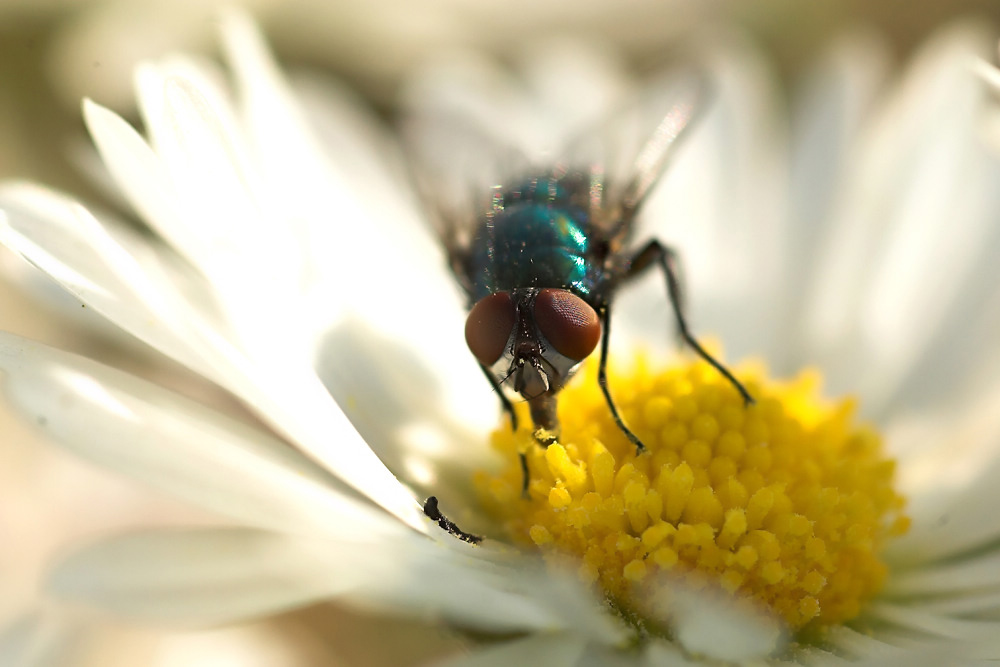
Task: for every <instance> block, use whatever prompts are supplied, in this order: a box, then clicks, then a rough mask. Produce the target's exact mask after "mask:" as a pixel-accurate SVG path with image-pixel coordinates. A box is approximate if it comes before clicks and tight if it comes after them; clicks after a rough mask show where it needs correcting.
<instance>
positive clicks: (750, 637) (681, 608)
mask: <svg viewBox="0 0 1000 667" xmlns="http://www.w3.org/2000/svg"><path fill="white" fill-rule="evenodd" d="M668 595H669V600H670V602H669V604H670V610H671V614H670V615H671V626H670V627H671V632H672V633H673V635H674V637H675V638H676V640H677V642H678V643H679V644H680V645H681V646H683V647H684V649H685V650H686V651H687V652H688V653H691V654H694V655H703V656H707V657H709V658H713V659H716V660H722V661H744V660H753V659H756V658H764V657H766V656H769V655H773V654H776V653H780V650H781V647H782V645H783V644H784V643H785V637H784V631H783V629H782V627H781V624H779V623H778V622H777V621H776V620H775V619H773V618H768V617H767V616H765V615H764V614H761V613H759V612H758V611H757V610H748V609H745V608H743V609H741V608H737V607H736V606H734V605H733V604H732V601H731V600H730V599H728V597H727V596H719V595H713V594H712V591H710V590H707V591H693V590H685V587H684V586H683V584H681V585H676V586H671V587H670V588H669V591H668Z"/></svg>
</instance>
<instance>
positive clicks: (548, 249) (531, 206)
mask: <svg viewBox="0 0 1000 667" xmlns="http://www.w3.org/2000/svg"><path fill="white" fill-rule="evenodd" d="M571 190H573V188H572V186H570V187H569V188H567V187H566V185H564V184H562V183H560V182H559V181H557V180H555V179H552V178H546V179H537V180H533V181H530V182H528V183H525V184H523V185H521V186H519V187H517V188H510V189H507V190H504V191H503V192H502V193H500V194H499V195H498V197H497V199H496V206H495V207H494V210H493V212H492V214H491V215H489V216H487V217H486V218H485V219H484V220H483V221H482V222H481V224H480V226H479V229H478V230H477V233H476V236H475V238H474V239H473V241H472V244H471V247H470V248H469V250H470V253H469V255H470V262H471V266H470V269H472V270H471V271H470V272H469V273H470V275H471V276H472V279H473V281H474V283H473V294H472V295H471V296H472V301H473V302H475V301H478V300H479V299H481V298H483V297H484V296H487V295H489V294H492V293H494V292H499V291H509V290H512V289H516V288H523V287H538V288H544V287H555V288H563V289H569V290H572V291H574V292H576V293H577V294H579V295H580V296H581V297H583V298H585V299H586V297H587V296H589V295H590V294H592V292H593V290H594V288H595V285H596V284H597V281H598V280H599V277H600V270H601V267H599V266H595V265H594V262H593V261H592V256H593V252H592V250H593V249H592V248H591V243H592V239H591V229H590V214H589V212H588V211H587V210H585V209H584V208H582V207H580V206H579V205H575V204H574V203H573V200H574V199H575V200H577V201H579V199H580V197H579V195H580V194H581V193H579V192H573V191H571Z"/></svg>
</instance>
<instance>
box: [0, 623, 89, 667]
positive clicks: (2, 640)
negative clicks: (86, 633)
mask: <svg viewBox="0 0 1000 667" xmlns="http://www.w3.org/2000/svg"><path fill="white" fill-rule="evenodd" d="M79 634H80V633H79V632H78V628H76V627H74V626H73V625H72V624H70V623H67V622H65V621H64V620H62V619H59V618H56V617H54V616H53V615H50V614H45V613H44V612H42V611H35V612H32V613H29V614H25V615H24V616H21V617H20V618H17V619H14V620H12V621H11V622H9V623H8V624H7V625H6V626H4V627H0V665H4V666H5V667H60V666H61V665H65V664H66V663H67V660H68V659H69V658H70V657H71V656H72V655H73V653H74V652H75V650H77V649H78V648H79V643H80V639H81V637H80V636H79Z"/></svg>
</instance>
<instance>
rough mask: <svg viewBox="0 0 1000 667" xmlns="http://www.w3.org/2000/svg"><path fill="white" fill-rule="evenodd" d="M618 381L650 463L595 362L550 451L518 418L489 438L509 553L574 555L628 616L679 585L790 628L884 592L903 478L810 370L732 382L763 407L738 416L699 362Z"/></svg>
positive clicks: (729, 396) (570, 399)
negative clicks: (666, 587) (667, 582)
mask: <svg viewBox="0 0 1000 667" xmlns="http://www.w3.org/2000/svg"><path fill="white" fill-rule="evenodd" d="M611 366H612V367H611V368H609V380H610V386H611V391H612V395H613V396H614V398H615V401H616V404H617V406H618V408H619V410H620V412H621V414H622V416H623V418H624V420H625V422H626V423H627V424H628V425H629V426H630V428H632V429H633V431H634V432H635V433H636V435H638V436H639V438H640V439H641V440H642V442H643V443H644V444H645V447H646V451H644V452H643V453H642V454H640V455H638V456H637V455H636V451H635V447H634V446H633V445H631V444H630V443H629V441H628V440H627V439H626V438H625V436H624V435H623V434H622V433H621V431H620V430H619V429H618V427H617V426H616V425H615V423H614V421H613V420H612V418H611V415H610V413H609V411H608V406H607V404H606V403H605V401H604V397H603V396H602V394H601V392H600V390H599V389H598V386H597V383H596V381H595V377H594V376H595V375H596V363H590V364H588V365H587V367H586V369H585V373H584V374H583V375H584V376H585V377H582V378H578V379H577V381H575V382H573V383H571V384H570V386H568V387H566V388H565V389H564V390H563V391H562V392H561V394H560V395H559V418H560V421H561V424H562V433H561V435H560V438H559V441H558V442H557V443H556V444H553V445H551V446H549V447H548V448H543V447H542V446H541V445H539V444H538V443H537V441H536V440H535V439H534V438H533V436H532V427H531V425H530V419H529V417H528V414H527V409H526V405H525V404H523V403H521V404H519V405H518V406H517V408H518V411H519V412H518V417H519V420H520V422H521V424H523V426H522V427H521V429H520V430H519V431H518V432H516V433H511V431H510V428H509V427H500V428H498V429H497V430H496V431H495V432H494V433H493V436H492V444H493V446H494V447H495V448H496V449H497V450H499V451H500V453H501V454H502V456H503V457H504V461H505V463H506V465H505V467H504V468H503V469H502V470H501V471H499V472H498V473H496V474H493V475H490V474H487V473H480V474H479V475H478V477H477V480H476V483H477V487H478V489H479V491H480V494H481V496H482V497H483V500H484V503H485V504H486V506H487V507H488V508H489V509H490V511H491V512H492V513H493V514H494V515H495V516H496V517H498V518H499V519H500V520H501V521H502V522H503V523H504V525H505V527H506V529H507V530H508V531H509V532H510V534H511V536H512V538H513V539H514V540H516V541H519V542H522V543H524V544H531V545H536V546H537V547H538V548H539V549H540V550H541V551H542V553H543V555H544V556H545V557H546V559H548V560H550V562H553V563H555V562H559V563H563V564H564V563H565V560H566V555H567V554H569V555H573V556H575V557H576V558H577V559H578V560H577V561H576V562H577V564H578V571H579V574H580V576H581V577H582V578H583V579H585V580H586V581H588V582H593V583H595V584H596V585H599V586H600V587H601V588H602V589H603V590H604V592H605V593H606V594H607V595H608V596H609V597H610V599H611V600H612V601H613V602H614V603H615V604H616V605H619V606H621V607H624V608H626V609H628V608H631V609H638V608H642V607H643V605H644V603H646V602H648V601H646V600H643V599H642V595H643V591H644V588H643V586H642V582H643V581H654V580H655V579H654V578H655V577H656V576H657V575H665V574H667V573H669V575H680V576H683V577H686V578H687V579H688V580H694V579H695V578H697V579H699V580H705V579H709V580H714V581H715V582H716V583H717V584H718V585H719V586H720V587H721V588H722V589H724V590H725V591H728V593H729V594H732V595H733V596H734V597H740V598H746V597H749V598H752V599H756V600H758V601H760V602H761V603H763V604H765V605H766V606H767V607H769V608H770V609H771V610H773V612H774V613H777V614H778V615H780V616H781V617H782V618H783V619H784V620H785V622H786V623H787V624H788V625H789V626H790V627H791V628H792V629H800V628H802V627H803V626H805V625H807V624H810V626H811V627H821V626H825V625H830V624H835V623H842V622H844V621H847V620H849V619H851V618H853V617H854V616H856V615H857V614H858V612H859V611H860V609H861V607H862V604H863V603H864V601H865V600H867V599H869V598H870V597H871V596H872V595H874V594H875V593H876V592H877V591H878V589H879V588H880V586H881V584H882V581H883V579H884V578H885V574H886V567H885V565H884V564H883V563H882V561H881V560H880V559H879V552H880V549H881V547H882V545H883V544H884V542H885V541H886V539H887V538H888V537H889V536H891V535H895V534H901V533H903V532H905V531H906V529H907V527H908V519H907V518H906V517H905V516H904V515H903V512H902V508H903V504H904V501H903V498H902V497H901V496H900V495H899V494H897V493H896V491H895V490H894V489H893V487H892V480H893V472H894V468H895V463H894V461H892V460H891V459H889V458H887V456H886V455H885V453H884V451H883V448H882V443H881V440H880V438H879V435H878V434H877V433H876V432H875V431H874V430H872V428H870V427H868V426H864V425H858V424H857V423H856V422H855V419H854V411H855V401H854V400H852V399H849V398H847V399H841V400H839V401H835V402H827V401H824V400H822V399H821V397H820V395H819V386H820V375H819V373H817V372H815V371H805V372H803V373H801V374H800V375H799V376H798V377H797V378H796V379H794V380H792V381H790V382H776V381H774V380H770V379H768V378H767V377H766V373H765V371H764V370H763V368H759V367H755V366H753V365H747V364H744V366H743V367H742V368H740V369H739V372H738V373H737V375H738V376H739V377H740V379H741V381H742V382H744V383H745V385H746V387H747V388H748V389H749V391H750V393H751V394H752V395H753V396H754V397H755V399H756V403H755V404H754V405H751V406H744V405H743V402H742V400H741V399H740V397H739V395H738V394H737V393H736V391H735V390H734V389H733V387H732V386H731V385H729V384H728V383H727V382H726V380H725V379H723V378H722V377H721V376H720V375H719V374H718V373H717V372H716V371H715V370H713V369H712V368H711V367H709V366H708V365H707V364H705V363H703V362H700V361H699V362H696V363H692V364H686V365H672V366H669V367H663V368H651V367H650V363H649V361H648V360H647V359H646V358H645V357H644V356H643V355H638V356H637V357H636V358H635V359H634V361H633V363H632V364H631V368H629V369H627V370H625V369H621V368H620V367H619V366H616V365H614V364H612V365H611ZM519 452H523V453H525V454H526V456H527V460H528V469H529V471H530V476H529V479H530V482H529V487H528V497H527V498H525V497H523V496H522V493H521V489H522V483H523V476H522V472H521V466H520V463H519V460H518V453H519ZM693 575H694V576H693ZM647 588H648V587H647Z"/></svg>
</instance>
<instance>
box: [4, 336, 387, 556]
mask: <svg viewBox="0 0 1000 667" xmlns="http://www.w3.org/2000/svg"><path fill="white" fill-rule="evenodd" d="M0 368H2V369H3V370H4V371H5V376H4V383H3V389H4V392H5V395H6V397H7V399H8V400H9V402H10V403H11V404H12V405H13V406H14V407H15V408H16V409H18V410H19V411H20V412H21V414H23V415H24V416H25V417H26V418H28V419H29V420H31V421H32V422H34V423H36V424H38V425H39V426H41V427H42V428H43V429H44V430H45V432H46V434H47V435H49V436H50V437H52V438H53V439H55V440H56V441H57V442H59V443H61V444H63V445H64V446H67V447H69V448H70V449H72V450H74V451H75V452H77V453H79V454H81V455H83V456H85V457H87V458H89V459H91V460H94V461H96V462H98V463H100V464H102V465H104V466H106V467H109V468H111V469H113V470H117V471H120V472H123V473H126V474H128V475H131V476H133V477H136V478H139V479H141V480H142V481H144V482H147V483H150V484H153V485H154V486H157V487H159V488H161V489H163V490H166V491H168V492H171V493H173V494H175V495H178V496H180V497H182V498H184V499H186V500H189V501H191V502H194V503H197V504H199V505H202V506H203V507H206V508H208V509H211V510H214V511H217V512H221V513H223V514H226V515H228V516H232V517H234V518H238V519H240V520H243V521H246V522H247V523H248V524H250V525H256V526H265V527H269V528H272V529H275V530H289V531H301V532H304V531H310V532H315V533H318V534H325V535H338V536H341V537H342V538H343V539H361V538H365V539H368V538H369V537H370V536H371V535H374V534H378V533H386V532H388V533H398V532H400V531H404V530H405V529H403V528H402V526H400V525H398V524H396V523H395V522H394V521H392V520H390V519H389V518H388V517H386V516H384V515H382V514H381V513H379V512H377V511H375V510H374V509H371V508H368V507H367V506H363V505H361V504H360V503H358V502H357V501H355V500H352V499H349V498H347V497H346V496H344V495H343V494H342V493H339V492H337V491H335V490H334V489H333V488H331V486H330V480H329V479H328V478H327V477H326V475H325V473H323V472H322V471H321V470H318V469H317V468H316V467H315V466H314V465H313V464H312V463H310V462H309V461H308V460H307V459H305V458H304V457H302V456H301V455H299V454H298V453H297V452H295V451H294V450H293V449H291V448H290V447H289V446H288V445H287V444H285V443H282V442H280V441H277V440H275V439H274V438H272V437H270V436H267V435H265V434H263V433H261V432H259V431H255V430H253V429H250V428H249V427H247V426H244V425H242V424H239V423H237V422H235V421H233V420H231V419H228V418H225V417H223V416H222V415H220V414H217V413H214V412H212V411H210V410H208V409H206V408H203V407H201V406H198V405H197V404H195V403H194V402H192V401H189V400H187V399H183V398H181V397H179V396H176V395H174V394H171V393H170V392H168V391H166V390H163V389H161V388H159V387H156V386H155V385H152V384H149V383H147V382H144V381H142V380H139V379H138V378H134V377H131V376H129V375H126V374H124V373H121V372H119V371H115V370H113V369H110V368H107V367H105V366H101V365H100V364H97V363H96V362H93V361H90V360H88V359H84V358H82V357H77V356H75V355H71V354H68V353H65V352H60V351H59V350H55V349H52V348H48V347H45V346H43V345H40V344H38V343H33V342H31V341H28V340H25V339H21V338H18V337H16V336H13V335H12V334H7V333H0ZM55 397H58V400H55Z"/></svg>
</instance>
